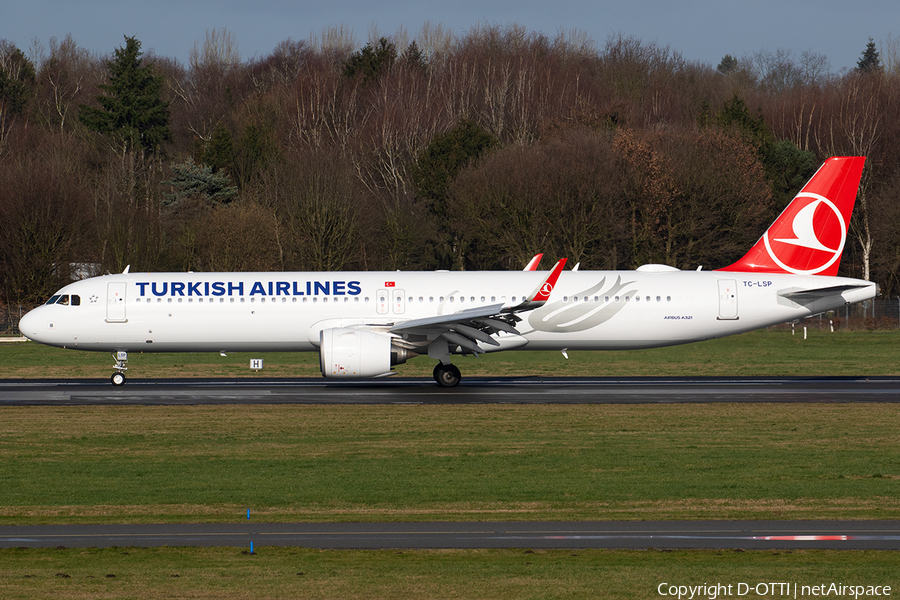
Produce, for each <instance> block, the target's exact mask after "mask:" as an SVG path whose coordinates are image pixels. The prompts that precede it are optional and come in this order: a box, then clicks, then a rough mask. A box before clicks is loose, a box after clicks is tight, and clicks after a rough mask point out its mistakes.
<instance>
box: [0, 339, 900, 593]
mask: <svg viewBox="0 0 900 600" xmlns="http://www.w3.org/2000/svg"><path fill="white" fill-rule="evenodd" d="M898 347H900V334H898V333H895V332H885V333H882V332H874V333H853V334H846V333H838V334H828V333H823V332H818V331H816V332H811V333H810V336H809V339H807V340H805V341H804V340H803V339H802V335H797V336H791V335H790V332H789V331H764V332H754V333H752V334H746V335H742V336H736V337H733V338H725V339H722V340H715V341H711V342H704V343H701V344H693V345H689V346H682V347H674V348H665V349H658V350H648V351H634V352H608V353H587V352H585V353H574V352H573V353H570V357H571V360H569V361H566V360H565V359H563V358H562V356H560V355H559V354H558V353H525V352H523V353H514V352H511V353H502V354H498V355H489V356H486V357H482V358H480V359H478V360H475V359H472V358H467V359H461V360H460V361H459V363H458V364H459V365H460V367H461V369H462V370H463V374H464V376H476V375H496V374H500V375H525V374H538V375H549V374H553V375H572V376H577V375H606V376H632V375H697V376H702V375H811V376H824V375H838V376H839V375H846V376H860V375H872V376H875V375H900V372H898V371H900V368H898V367H897V365H896V361H895V356H896V349H897V348H898ZM261 357H262V358H264V359H265V360H266V369H265V370H264V371H263V372H262V373H260V374H257V375H253V374H252V373H251V372H250V371H249V368H248V365H249V358H250V355H229V356H228V357H227V358H222V357H220V356H218V355H209V354H182V355H177V354H169V355H133V356H132V357H131V358H132V360H131V361H130V364H129V366H130V367H131V370H130V371H129V376H130V377H131V378H135V379H136V378H141V377H144V378H154V377H156V378H158V377H174V376H192V375H197V376H228V377H232V376H247V377H252V376H257V377H266V376H270V377H271V376H284V377H293V376H318V366H317V358H316V356H315V355H312V354H310V355H298V354H271V355H269V354H266V355H261ZM111 363H112V360H111V359H110V357H108V356H106V355H98V354H91V353H84V352H74V351H65V350H57V349H52V348H45V347H42V346H38V345H34V344H0V377H3V378H18V377H97V378H102V379H106V378H107V377H108V375H109V373H110V372H111V369H110V365H111ZM431 367H432V364H431V361H427V360H423V359H421V358H420V359H416V360H414V361H411V363H410V364H407V365H402V366H401V367H400V368H399V369H398V371H400V372H401V374H403V375H409V376H420V375H421V376H430V371H431ZM898 422H900V405H893V404H871V405H865V404H828V405H818V404H817V405H803V404H799V405H798V404H791V405H780V404H741V405H724V404H701V405H653V406H646V405H645V406H628V405H594V406H590V405H588V406H550V405H547V406H540V405H538V406H534V405H527V406H525V405H523V406H387V405H384V406H219V407H203V406H197V407H183V406H181V407H175V406H172V407H0V523H3V524H25V523H60V522H198V521H206V522H209V521H219V522H227V521H239V520H242V519H245V518H246V510H247V509H248V508H249V509H251V510H252V511H253V513H254V515H255V517H254V518H256V519H257V520H260V521H317V520H345V521H372V520H379V521H392V520H449V519H463V520H488V519H489V520H519V519H534V520H537V519H549V520H553V519H566V520H568V519H574V520H581V519H656V518H663V519H699V518H733V519H753V518H774V519H799V518H813V519H838V518H850V519H874V518H881V519H897V518H900V444H898V442H900V438H898V433H897V431H898V430H897V423H898ZM898 565H900V563H898V561H897V555H896V553H891V552H830V551H794V552H755V551H754V552H749V551H748V552H735V551H724V552H716V551H674V552H657V551H647V552H636V551H548V552H544V551H536V552H531V551H529V550H527V549H517V550H502V551H487V550H485V551H417V552H393V551H380V552H367V551H317V550H310V549H302V548H258V549H257V553H256V554H254V555H249V554H247V553H246V549H234V548H231V549H229V548H224V549H223V548H219V549H202V548H197V549H190V548H188V549H186V548H163V549H134V548H129V549H121V548H120V549H105V550H74V549H56V550H52V549H48V550H0V597H3V598H59V597H66V598H200V597H202V598H289V597H315V598H379V597H383V598H648V597H659V594H658V593H657V586H658V585H659V584H660V583H664V582H669V583H671V584H675V585H702V584H705V583H709V584H712V583H717V582H718V583H724V584H736V583H738V582H749V583H751V584H754V585H755V583H756V582H765V581H795V582H798V583H799V584H801V585H803V584H807V585H818V584H820V583H830V582H832V581H833V582H843V583H845V584H849V583H853V584H866V585H893V586H894V589H895V590H896V589H898V588H900V566H898ZM707 597H708V596H707ZM724 597H729V596H724ZM731 597H737V596H736V595H734V596H731ZM744 597H747V596H744Z"/></svg>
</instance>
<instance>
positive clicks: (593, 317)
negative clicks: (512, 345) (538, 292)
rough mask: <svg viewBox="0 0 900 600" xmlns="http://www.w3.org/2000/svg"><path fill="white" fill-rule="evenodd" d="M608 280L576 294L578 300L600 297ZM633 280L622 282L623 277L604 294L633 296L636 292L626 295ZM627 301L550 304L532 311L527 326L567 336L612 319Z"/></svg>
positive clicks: (632, 291) (603, 280)
mask: <svg viewBox="0 0 900 600" xmlns="http://www.w3.org/2000/svg"><path fill="white" fill-rule="evenodd" d="M605 283H606V278H605V277H604V278H603V279H601V280H600V281H599V282H598V283H597V284H596V285H594V286H591V287H590V288H589V289H586V290H583V291H581V292H578V293H577V294H574V296H577V297H588V296H592V295H594V294H598V293H599V292H600V290H601V289H603V285H604V284H605ZM633 283H634V282H633V281H627V282H625V283H622V277H621V276H620V277H618V278H617V280H616V283H615V284H614V285H613V286H612V287H610V288H609V289H608V290H606V292H605V293H604V295H606V296H616V295H620V294H625V295H632V294H634V293H635V292H636V290H628V291H627V292H623V291H622V290H624V289H625V288H626V287H627V286H629V285H631V284H633ZM625 304H626V303H625V302H604V301H603V300H601V301H600V302H590V301H585V302H563V301H562V300H558V301H556V302H548V303H547V304H545V305H544V306H542V307H541V308H539V309H537V310H535V311H533V312H531V313H530V314H529V315H528V324H529V325H531V327H533V328H534V329H535V330H536V331H546V332H549V333H566V332H573V331H585V330H587V329H591V328H592V327H596V326H598V325H601V324H603V323H605V322H606V321H608V320H610V319H611V318H613V317H614V316H616V314H618V312H619V311H620V310H622V309H623V308H625Z"/></svg>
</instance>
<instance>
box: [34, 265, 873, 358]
mask: <svg viewBox="0 0 900 600" xmlns="http://www.w3.org/2000/svg"><path fill="white" fill-rule="evenodd" d="M545 275H546V274H545V273H541V272H534V271H532V272H522V271H513V272H508V271H501V272H344V273H299V272H296V273H294V272H288V273H125V274H119V275H106V276H102V277H96V278H93V279H87V280H84V281H79V282H75V283H72V284H70V285H68V286H66V287H65V288H63V289H62V290H60V291H59V292H58V293H57V295H59V296H68V297H69V298H70V300H69V301H68V304H61V303H56V304H49V305H44V306H41V307H38V308H37V309H35V310H33V311H32V312H30V313H28V314H27V315H26V316H25V317H23V319H22V321H21V323H20V329H21V330H22V333H23V334H24V335H26V336H28V337H29V338H31V339H34V340H36V341H39V342H43V343H45V344H50V345H54V346H60V347H65V348H77V349H80V350H97V351H107V352H116V351H129V352H135V351H142V352H201V351H221V352H226V351H312V350H316V349H317V348H318V345H319V332H320V331H322V330H323V329H328V328H334V327H357V326H362V327H368V328H378V327H382V326H383V327H385V328H387V327H390V326H392V325H395V324H397V323H401V322H403V321H406V320H409V319H420V318H427V317H433V316H435V315H448V314H452V313H455V312H458V311H461V310H466V309H472V308H477V307H480V306H485V305H490V304H495V303H503V304H505V305H508V306H512V305H515V304H516V303H518V302H520V301H522V300H523V299H524V298H525V296H527V295H528V294H530V293H532V291H533V290H534V289H535V286H538V285H540V284H541V282H542V280H543V278H544V277H545ZM822 289H825V290H829V289H830V290H832V291H825V292H820V293H819V294H818V295H817V296H815V297H814V299H811V298H812V297H811V296H809V295H807V296H793V297H792V298H793V299H791V298H788V297H787V296H789V295H790V294H789V292H790V291H791V290H794V291H803V290H822ZM876 294H877V286H876V285H875V284H874V283H871V282H868V281H863V280H857V279H848V278H840V277H823V276H815V275H809V276H803V275H786V274H765V273H742V272H725V271H699V272H698V271H675V270H670V269H665V268H661V269H658V270H657V271H654V270H650V271H643V270H638V271H566V272H563V273H562V274H561V275H560V277H559V281H558V282H557V284H556V286H555V288H554V289H553V292H552V295H551V297H550V299H549V301H548V302H547V303H546V304H545V305H544V306H542V307H540V308H538V309H536V310H533V311H530V312H523V313H521V314H520V315H519V316H520V317H521V319H522V321H521V322H520V323H518V324H517V325H516V329H517V330H518V331H519V332H520V333H521V337H519V336H511V337H515V338H516V340H515V342H514V343H508V344H506V343H504V344H502V345H501V346H500V347H494V346H487V345H484V346H483V347H484V349H485V350H487V351H491V350H502V349H507V348H519V349H527V350H548V349H562V348H568V349H573V350H574V349H583V350H611V349H624V348H649V347H655V346H668V345H673V344H682V343H687V342H693V341H699V340H705V339H711V338H717V337H722V336H726V335H731V334H735V333H741V332H744V331H750V330H753V329H757V328H760V327H765V326H768V325H773V324H777V323H783V322H788V321H792V320H794V319H799V318H803V317H806V316H809V315H812V314H817V313H821V312H824V311H826V310H832V309H835V308H838V307H840V306H843V305H844V304H847V303H853V302H859V301H862V300H867V299H870V298H873V297H874V296H875V295H876ZM75 296H77V297H78V300H77V305H74V304H75V302H76V301H75V300H74V297H75ZM500 338H501V341H502V340H503V336H500Z"/></svg>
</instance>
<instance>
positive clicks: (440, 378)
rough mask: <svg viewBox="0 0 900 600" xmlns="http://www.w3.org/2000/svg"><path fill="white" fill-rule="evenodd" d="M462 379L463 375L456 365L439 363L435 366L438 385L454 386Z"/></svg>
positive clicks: (435, 377)
mask: <svg viewBox="0 0 900 600" xmlns="http://www.w3.org/2000/svg"><path fill="white" fill-rule="evenodd" d="M460 379H462V375H460V373H459V369H457V368H456V366H455V365H451V364H446V365H445V364H444V363H438V364H437V365H435V367H434V380H435V381H437V382H438V385H440V386H441V387H454V386H457V385H459V380H460Z"/></svg>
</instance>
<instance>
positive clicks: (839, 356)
mask: <svg viewBox="0 0 900 600" xmlns="http://www.w3.org/2000/svg"><path fill="white" fill-rule="evenodd" d="M898 348H900V331H872V332H868V331H864V332H838V333H827V332H825V331H820V330H810V332H809V335H808V339H806V340H804V339H803V335H802V329H800V330H798V333H797V335H791V331H790V330H789V329H772V330H761V331H754V332H751V333H746V334H742V335H737V336H731V337H726V338H722V339H718V340H710V341H707V342H699V343H694V344H687V345H684V346H673V347H669V348H654V349H650V350H627V351H614V352H578V351H571V352H569V360H566V359H565V358H563V356H562V355H561V354H560V353H559V352H515V351H512V352H499V353H496V354H486V355H482V356H481V357H480V358H477V359H476V358H473V357H459V358H457V359H456V364H457V365H458V366H459V367H460V369H461V370H462V372H463V376H464V377H470V376H492V375H493V376H496V375H500V376H504V375H542V376H547V375H558V376H585V375H590V376H618V377H622V376H631V375H650V376H666V375H676V376H682V375H684V376H702V375H772V376H774V375H782V376H790V375H803V376H824V375H853V376H860V375H900V361H897V360H896V355H897V349H898ZM250 358H263V359H264V361H265V368H264V369H263V370H262V371H259V372H256V373H254V372H252V371H250V368H249V366H250ZM113 362H114V361H113V359H112V358H111V357H110V356H109V355H108V354H104V353H95V352H80V351H76V350H62V349H59V348H50V347H47V346H42V345H40V344H34V343H5V344H0V378H35V377H63V378H101V379H106V378H108V377H109V375H110V373H112V365H113ZM128 366H129V371H128V376H129V378H132V379H142V378H143V379H147V378H168V377H321V375H320V373H319V359H318V355H317V354H315V353H289V352H273V353H253V354H249V353H232V354H229V355H228V356H226V357H222V356H220V355H219V354H217V353H168V354H139V353H138V354H135V353H132V354H130V355H129V363H128ZM433 367H434V361H433V360H430V359H428V358H427V357H418V358H414V359H412V360H411V361H409V362H408V363H406V364H404V365H399V366H398V367H397V368H396V371H397V373H398V375H400V376H408V377H430V376H431V370H432V369H433Z"/></svg>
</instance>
